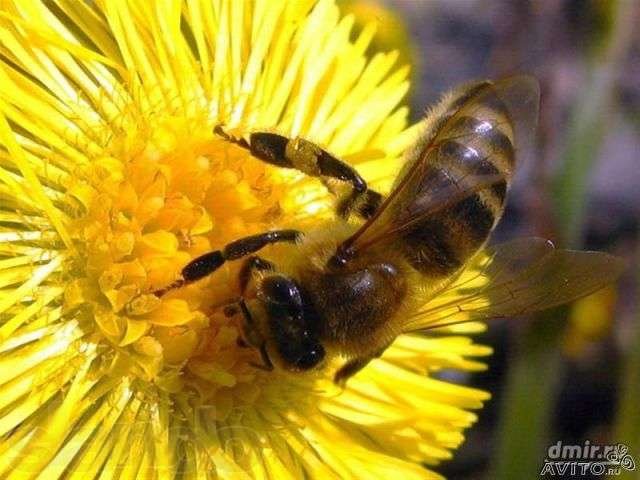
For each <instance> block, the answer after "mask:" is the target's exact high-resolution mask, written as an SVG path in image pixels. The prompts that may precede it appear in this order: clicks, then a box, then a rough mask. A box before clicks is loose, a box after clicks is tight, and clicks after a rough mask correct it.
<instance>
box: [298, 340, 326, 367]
mask: <svg viewBox="0 0 640 480" xmlns="http://www.w3.org/2000/svg"><path fill="white" fill-rule="evenodd" d="M324 357H325V351H324V347H323V346H322V345H320V344H319V343H315V344H313V345H309V346H308V347H307V350H306V351H305V352H304V353H303V354H302V355H301V356H300V357H298V359H297V360H296V361H295V367H296V368H297V369H299V370H309V369H311V368H313V367H315V366H316V365H318V364H319V363H320V362H321V361H322V360H323V359H324Z"/></svg>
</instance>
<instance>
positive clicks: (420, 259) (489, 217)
mask: <svg viewBox="0 0 640 480" xmlns="http://www.w3.org/2000/svg"><path fill="white" fill-rule="evenodd" d="M484 88H491V87H490V86H488V87H487V86H484ZM455 102H456V100H454V101H453V103H454V104H455ZM473 105H474V110H473V112H472V113H473V116H471V114H465V113H466V112H465V111H460V112H458V116H457V117H456V116H452V117H451V119H450V120H449V122H447V124H446V125H445V126H443V127H442V128H444V129H445V130H446V131H445V132H444V134H442V132H441V134H439V135H438V137H439V138H441V140H440V141H437V142H436V144H435V148H434V149H433V151H432V152H431V153H426V152H425V154H430V155H433V161H429V162H428V165H429V167H428V168H427V170H426V171H425V173H424V176H423V179H422V181H421V182H420V185H419V187H418V191H417V192H416V195H415V200H414V205H415V209H416V210H419V208H420V205H421V204H422V203H423V202H424V198H425V197H427V198H428V196H429V195H433V194H434V193H433V192H450V195H452V196H453V197H455V196H456V195H462V198H460V199H455V198H454V201H453V202H452V203H451V204H450V205H447V206H445V207H444V208H442V209H441V210H439V211H436V212H435V213H432V214H430V215H428V216H426V218H425V219H424V220H422V221H416V222H414V223H413V224H412V225H411V228H410V229H409V230H408V231H407V232H406V233H405V234H404V235H403V241H404V244H405V249H404V250H405V256H406V257H407V259H408V260H409V261H410V263H411V264H412V265H413V266H414V267H415V268H416V269H417V270H419V271H420V272H422V273H423V274H425V275H427V276H432V277H443V276H447V275H451V274H452V273H454V272H455V271H457V270H458V269H459V268H460V267H461V266H462V265H463V264H464V263H465V261H466V260H467V259H468V258H470V257H471V256H472V255H473V254H475V253H476V252H477V251H478V249H479V248H481V247H482V245H484V243H485V242H486V240H487V238H488V237H489V234H490V233H491V231H492V230H493V228H494V226H495V225H496V223H497V221H498V220H499V219H500V217H501V215H502V213H503V211H504V203H505V199H506V194H507V189H508V184H509V181H510V180H511V176H512V172H513V169H514V162H515V151H514V147H513V142H512V138H513V130H512V125H511V120H510V118H509V115H508V113H507V111H506V108H505V107H504V105H503V104H502V102H501V100H500V99H499V98H498V97H497V96H496V95H495V94H493V93H492V92H485V94H484V95H483V96H482V97H481V98H479V99H478V100H477V101H476V102H473ZM483 183H486V186H479V187H477V188H475V187H474V185H475V186H478V185H482V184H483ZM467 190H468V195H464V192H467Z"/></svg>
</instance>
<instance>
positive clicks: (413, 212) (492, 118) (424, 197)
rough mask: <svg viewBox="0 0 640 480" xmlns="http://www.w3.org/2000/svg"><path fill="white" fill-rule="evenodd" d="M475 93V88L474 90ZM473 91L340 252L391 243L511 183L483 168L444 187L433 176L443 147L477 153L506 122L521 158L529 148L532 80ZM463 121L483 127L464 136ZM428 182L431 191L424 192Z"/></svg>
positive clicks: (534, 111)
mask: <svg viewBox="0 0 640 480" xmlns="http://www.w3.org/2000/svg"><path fill="white" fill-rule="evenodd" d="M473 89H474V87H472V91H473ZM475 89H476V90H477V91H476V93H475V94H470V95H466V96H465V95H463V96H462V97H461V99H460V100H459V101H457V102H454V104H453V105H452V106H451V107H450V108H452V109H453V111H452V112H451V114H450V115H449V116H448V118H447V119H446V120H445V121H443V123H442V125H439V126H437V127H435V135H433V138H432V139H431V140H429V141H428V142H427V143H426V144H425V145H421V146H420V152H419V155H418V157H417V158H416V159H415V160H414V161H413V163H410V165H409V166H408V168H407V169H406V170H405V171H404V172H402V173H401V174H400V176H399V178H398V180H397V181H396V184H395V185H394V187H393V188H392V191H391V193H390V194H389V196H388V197H387V199H386V200H385V202H384V203H383V204H382V205H381V206H380V208H379V209H378V211H377V212H376V214H375V215H374V216H372V217H371V218H370V219H369V220H368V221H367V222H365V223H364V224H363V225H362V227H360V229H358V231H356V233H354V234H353V235H352V236H351V237H350V238H348V239H347V240H345V242H344V243H343V244H342V246H341V247H340V248H341V249H343V250H349V251H351V252H353V253H357V252H358V251H362V250H364V249H365V248H367V247H368V246H371V245H373V244H376V243H379V242H382V241H391V240H392V239H393V238H394V236H397V235H399V234H401V233H402V232H403V231H405V230H406V229H408V228H410V226H412V225H414V224H415V223H417V222H420V221H422V220H424V219H425V218H426V217H429V216H431V215H433V214H434V213H437V212H439V211H440V210H442V209H444V208H447V207H449V206H451V205H453V204H455V203H457V202H458V201H461V200H464V199H465V198H467V197H469V196H471V195H472V194H474V193H476V192H478V191H479V190H482V189H485V188H488V187H491V186H493V185H497V184H499V183H501V182H505V181H506V180H507V178H506V176H505V175H507V174H509V175H510V174H511V172H510V171H508V172H505V171H503V172H497V171H495V170H494V171H487V169H486V168H483V165H478V168H477V169H476V170H475V171H472V172H471V173H469V172H468V171H461V172H460V173H456V172H454V171H449V172H447V174H446V175H447V177H446V178H445V179H444V181H441V182H439V181H438V180H437V179H436V177H435V176H434V175H435V174H436V173H438V171H437V169H435V168H433V167H434V166H437V165H438V164H440V163H441V159H442V158H443V156H445V155H447V154H448V153H447V152H446V151H443V149H441V148H439V147H440V146H444V145H445V144H447V142H449V141H452V142H456V143H457V144H459V145H461V146H462V147H464V148H471V149H473V148H474V147H476V146H477V145H478V143H479V140H480V139H482V138H485V137H487V136H488V135H490V134H492V133H490V132H492V131H493V130H492V129H493V127H495V126H496V125H497V124H499V123H500V122H504V121H505V119H506V120H507V121H508V123H509V124H510V125H511V128H510V130H511V132H510V133H511V136H512V143H513V144H514V145H515V149H516V152H517V154H518V156H520V153H521V152H522V151H523V150H524V151H526V150H527V149H528V148H529V145H530V144H531V139H532V137H533V132H534V130H535V125H536V120H537V117H538V100H539V87H538V83H537V81H536V80H535V79H534V78H532V77H528V76H517V77H510V78H506V79H503V80H501V81H498V82H496V83H493V84H489V83H484V84H479V86H478V87H475ZM458 103H459V104H458ZM496 103H499V107H496ZM497 111H504V114H502V115H499V114H497V113H496V112H497ZM463 117H469V118H473V119H477V120H478V121H479V125H478V126H477V128H474V129H473V130H472V131H471V132H470V133H466V134H461V133H460V132H459V131H458V129H457V128H456V125H457V121H458V120H460V119H462V118H463ZM449 154H450V153H449ZM497 156H498V153H496V152H490V153H489V154H488V156H487V157H486V158H485V159H486V160H488V161H489V162H485V163H484V166H486V164H487V163H491V161H492V160H493V159H494V157H497ZM506 168H507V170H508V167H506ZM427 182H429V183H428V185H429V187H428V188H425V185H426V184H427Z"/></svg>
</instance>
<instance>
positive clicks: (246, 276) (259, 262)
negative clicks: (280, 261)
mask: <svg viewBox="0 0 640 480" xmlns="http://www.w3.org/2000/svg"><path fill="white" fill-rule="evenodd" d="M274 268H275V267H274V265H273V263H271V262H270V261H268V260H265V259H264V258H261V257H259V256H257V255H251V256H250V257H249V258H247V259H246V260H245V262H244V263H243V264H242V267H240V273H238V280H239V283H240V294H241V295H244V292H245V290H246V289H247V285H248V284H249V280H250V279H251V274H252V273H253V272H254V271H255V270H258V271H265V270H274Z"/></svg>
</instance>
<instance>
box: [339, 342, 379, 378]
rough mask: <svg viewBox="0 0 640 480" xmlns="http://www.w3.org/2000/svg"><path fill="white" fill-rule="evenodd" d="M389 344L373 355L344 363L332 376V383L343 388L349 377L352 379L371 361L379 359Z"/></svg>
mask: <svg viewBox="0 0 640 480" xmlns="http://www.w3.org/2000/svg"><path fill="white" fill-rule="evenodd" d="M389 345H391V343H389V344H387V345H385V346H384V347H383V348H381V349H380V350H377V351H376V352H375V353H374V354H373V355H371V356H366V357H360V358H354V359H353V360H349V361H348V362H347V363H345V364H344V365H343V366H342V367H340V369H339V370H338V371H337V372H336V373H335V375H334V376H333V383H335V384H336V385H338V386H340V387H344V386H345V385H346V383H347V380H349V379H350V378H351V377H353V376H354V375H355V374H356V373H358V372H359V371H360V370H362V369H363V368H364V367H366V366H367V365H369V362H370V361H371V360H373V359H376V358H380V357H381V356H382V354H383V353H384V351H385V350H386V349H387V347H389Z"/></svg>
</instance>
